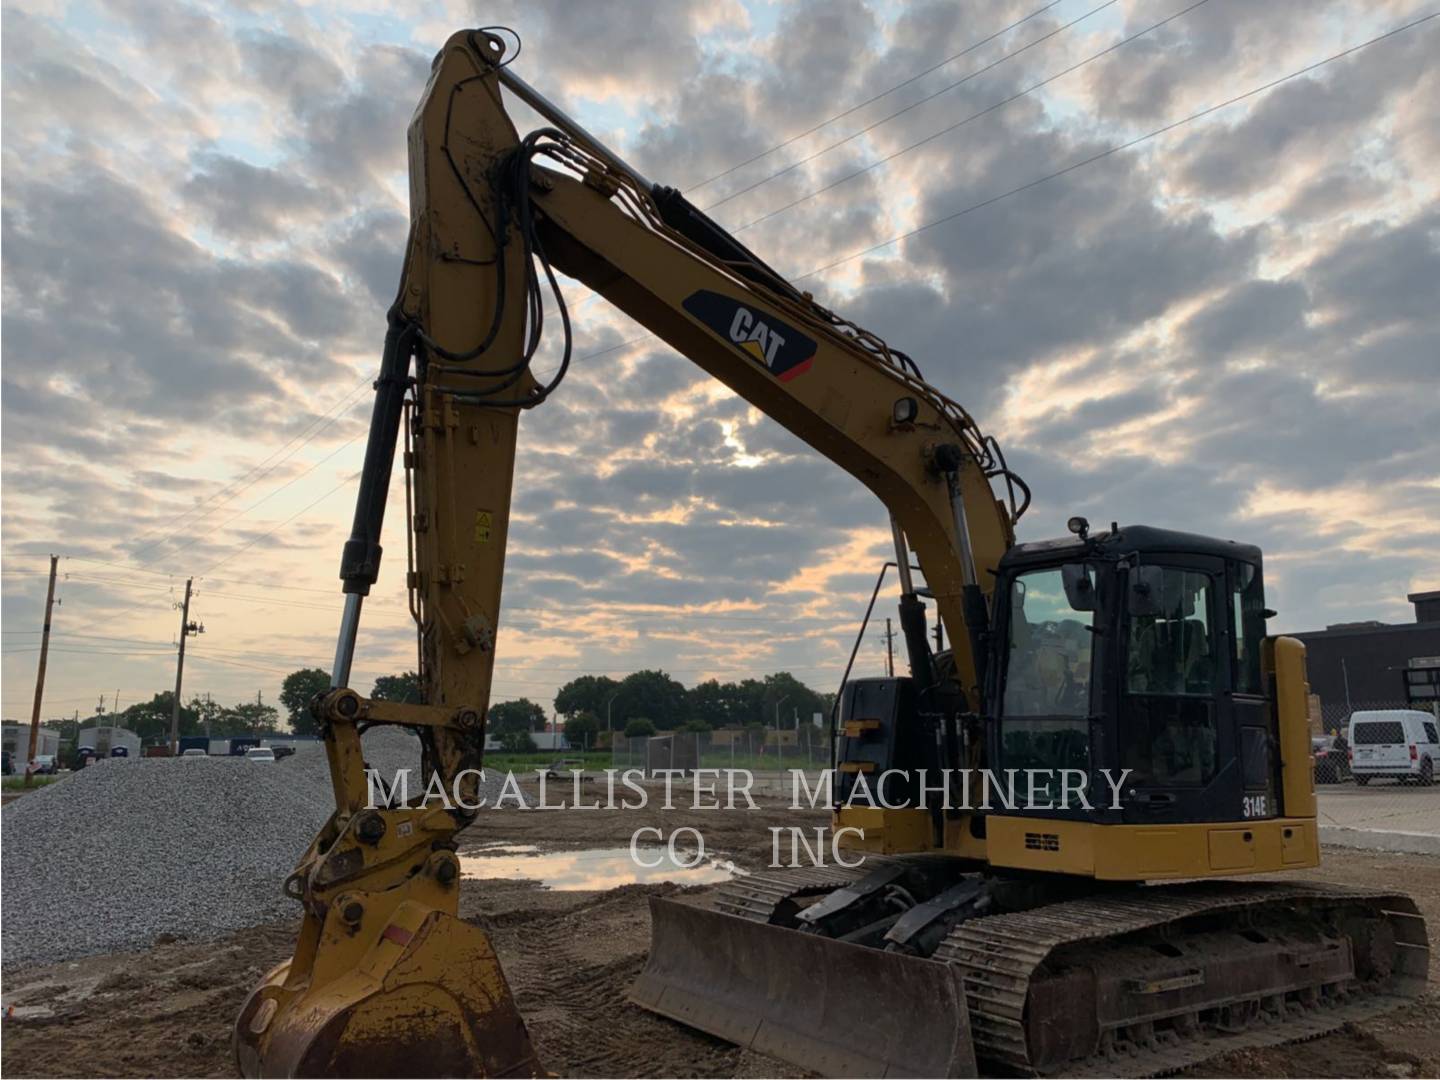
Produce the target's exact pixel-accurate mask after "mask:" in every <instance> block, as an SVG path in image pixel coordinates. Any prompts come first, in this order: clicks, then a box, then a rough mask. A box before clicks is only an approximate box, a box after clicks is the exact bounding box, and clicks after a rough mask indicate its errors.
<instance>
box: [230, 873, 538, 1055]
mask: <svg viewBox="0 0 1440 1080" xmlns="http://www.w3.org/2000/svg"><path fill="white" fill-rule="evenodd" d="M362 931H363V927H362V928H361V930H359V931H357V930H354V928H349V927H346V926H345V925H344V921H343V917H342V916H341V914H339V913H334V914H332V915H331V916H330V917H328V918H327V920H326V924H325V928H324V934H325V936H326V938H327V939H328V940H327V941H326V942H325V944H326V948H327V951H329V952H330V953H332V954H333V952H334V951H335V950H336V948H337V946H338V945H339V942H337V941H336V940H335V938H334V937H333V934H334V933H336V932H338V933H340V934H347V933H349V934H351V936H352V938H355V939H360V940H354V941H352V942H351V943H350V944H352V945H353V948H350V949H345V950H344V951H345V952H346V953H348V954H349V955H350V956H351V957H353V958H354V962H353V963H352V964H350V965H349V966H345V965H344V964H343V963H341V962H336V963H333V964H331V965H327V966H330V967H331V968H332V970H330V971H329V972H325V971H323V970H320V969H319V968H318V967H317V968H313V969H312V974H311V976H310V978H309V979H308V980H305V981H303V982H299V983H298V984H297V983H296V982H295V981H294V980H292V979H291V971H292V968H293V967H294V964H295V962H294V961H287V962H286V963H284V964H281V965H280V966H279V967H277V968H275V969H274V970H273V971H272V972H270V974H269V975H268V976H267V977H266V979H265V981H264V982H263V983H262V984H261V985H260V987H259V989H257V990H256V991H255V992H254V993H252V994H251V995H250V997H249V999H247V1000H246V1002H245V1006H244V1008H243V1009H242V1010H241V1012H240V1017H239V1020H238V1021H237V1022H236V1028H235V1055H236V1062H237V1064H238V1065H239V1067H240V1072H241V1074H242V1075H244V1076H252V1077H254V1076H264V1077H271V1076H327V1077H346V1076H540V1075H544V1074H545V1073H544V1069H543V1068H542V1067H541V1066H540V1064H539V1062H538V1061H537V1059H536V1057H535V1051H534V1049H533V1048H532V1046H531V1044H530V1037H529V1034H528V1033H527V1032H526V1030H525V1022H524V1021H523V1020H522V1019H521V1017H520V1014H519V1012H518V1011H517V1010H516V1008H515V1002H514V1000H513V999H512V998H511V995H510V988H509V986H508V985H507V984H506V981H505V975H504V972H503V971H502V970H501V968H500V961H499V960H498V959H497V958H496V956H495V951H494V949H493V948H492V947H491V945H490V939H489V938H488V937H487V936H486V935H485V933H484V932H483V931H481V930H479V929H477V928H476V927H473V926H470V925H469V924H467V923H464V922H461V921H460V920H459V919H457V918H455V917H454V916H452V915H447V914H445V913H443V912H440V911H436V910H435V909H433V908H429V907H427V906H426V905H424V904H419V903H414V902H406V903H403V904H401V905H400V906H399V907H398V908H397V909H396V910H395V911H394V913H393V914H392V915H391V916H390V918H389V919H388V920H387V921H386V923H385V925H384V926H383V927H376V928H375V929H374V930H373V931H372V933H371V935H370V940H368V941H365V940H364V939H363V934H362ZM302 946H303V941H302ZM332 958H333V959H335V960H336V961H338V960H339V958H338V957H333V956H332Z"/></svg>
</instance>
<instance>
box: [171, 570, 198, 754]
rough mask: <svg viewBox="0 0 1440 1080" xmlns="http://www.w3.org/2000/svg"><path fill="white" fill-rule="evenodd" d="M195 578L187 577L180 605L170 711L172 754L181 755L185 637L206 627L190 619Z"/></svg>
mask: <svg viewBox="0 0 1440 1080" xmlns="http://www.w3.org/2000/svg"><path fill="white" fill-rule="evenodd" d="M194 584H195V579H194V578H186V579H185V602H184V603H183V604H181V605H180V657H179V659H178V660H177V661H176V664H175V701H174V706H175V707H174V710H173V711H172V712H171V713H170V756H171V757H179V756H180V683H181V681H182V680H183V679H184V677H185V639H186V638H188V637H189V636H190V635H191V634H203V633H204V632H205V627H204V626H202V625H200V624H199V623H193V622H191V621H190V590H191V587H192V586H193V585H194Z"/></svg>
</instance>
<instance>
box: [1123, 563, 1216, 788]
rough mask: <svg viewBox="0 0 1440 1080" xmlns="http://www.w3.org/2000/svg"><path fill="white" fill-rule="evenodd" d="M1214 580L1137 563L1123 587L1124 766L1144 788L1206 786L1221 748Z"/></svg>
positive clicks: (1207, 575)
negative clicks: (1217, 714)
mask: <svg viewBox="0 0 1440 1080" xmlns="http://www.w3.org/2000/svg"><path fill="white" fill-rule="evenodd" d="M1213 594H1214V579H1212V578H1211V577H1210V575H1209V574H1205V573H1202V572H1199V571H1195V570H1182V569H1179V568H1177V567H1169V566H1145V565H1142V566H1137V567H1134V568H1133V569H1131V571H1130V573H1129V581H1128V584H1127V587H1126V605H1125V608H1126V610H1125V618H1126V634H1125V640H1126V644H1125V660H1126V663H1125V689H1126V691H1127V693H1128V698H1127V702H1126V705H1125V717H1126V720H1125V725H1126V726H1125V736H1124V738H1123V739H1122V742H1121V751H1120V758H1121V764H1122V765H1123V766H1124V767H1125V768H1127V769H1130V770H1132V772H1133V774H1134V782H1135V783H1136V784H1137V785H1138V786H1141V787H1175V786H1203V785H1204V784H1207V783H1209V782H1210V780H1211V779H1213V778H1214V776H1215V773H1216V768H1217V754H1218V748H1219V741H1218V732H1217V730H1216V725H1215V709H1214V700H1213V698H1214V694H1215V690H1216V685H1217V666H1216V662H1215V661H1216V649H1215V640H1216V634H1215V627H1214V622H1213V617H1212V612H1213V611H1214V610H1215V608H1214V606H1213V604H1212V602H1211V601H1212V598H1213Z"/></svg>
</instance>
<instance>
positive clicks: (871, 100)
mask: <svg viewBox="0 0 1440 1080" xmlns="http://www.w3.org/2000/svg"><path fill="white" fill-rule="evenodd" d="M1061 2H1062V0H1050V3H1048V4H1046V5H1045V6H1044V7H1041V8H1038V9H1036V10H1035V11H1032V12H1031V13H1030V14H1029V15H1026V16H1025V17H1024V18H1023V19H1016V20H1015V21H1014V22H1012V23H1011V24H1010V25H1009V26H1005V27H1001V28H1000V29H999V30H996V31H995V32H994V33H993V34H991V35H990V36H989V37H984V38H981V39H980V40H979V41H977V42H975V43H974V44H973V45H968V46H966V47H965V48H963V49H961V50H960V51H959V52H957V53H955V54H953V55H951V56H947V57H946V58H945V59H944V60H941V61H940V62H939V63H938V64H931V65H930V66H929V67H928V68H926V69H925V70H923V71H920V72H917V73H916V74H914V75H912V76H910V78H908V79H906V80H904V81H903V82H898V83H896V84H895V85H894V86H892V87H890V89H888V90H882V91H881V92H880V93H878V94H875V95H874V96H873V97H868V98H866V99H865V100H864V101H862V102H860V103H859V104H856V105H852V106H850V108H848V109H846V110H845V111H844V112H838V113H836V114H835V115H834V116H832V117H830V118H829V119H826V120H821V121H820V122H819V123H818V124H816V125H815V126H814V127H809V128H806V129H805V130H804V131H801V132H798V133H797V134H794V135H791V136H790V137H789V138H787V139H785V140H783V141H781V142H778V143H776V144H775V145H774V146H772V147H770V149H769V150H762V151H761V152H760V153H758V154H756V155H755V156H754V157H748V158H746V159H745V160H744V161H741V162H737V163H736V164H734V165H731V166H730V167H729V168H728V169H726V170H724V171H723V172H718V173H716V174H715V175H714V176H712V177H710V178H709V179H706V180H701V181H700V182H699V183H696V184H691V185H690V186H689V187H688V188H686V189H685V190H686V191H688V192H690V193H692V194H693V193H694V192H696V191H699V190H700V189H701V188H703V187H706V186H708V185H710V184H713V183H714V182H715V181H716V180H722V179H724V178H725V177H727V176H729V175H730V174H731V173H733V172H735V171H736V170H738V169H743V168H744V167H745V166H746V165H753V164H754V163H755V162H757V161H759V160H760V159H761V158H765V157H769V156H770V155H771V154H773V153H774V152H775V151H776V150H783V149H784V148H785V147H787V146H789V145H790V144H791V143H795V142H799V141H800V140H801V139H803V138H805V137H806V136H807V135H814V134H815V132H817V131H819V130H820V129H821V128H824V127H828V126H829V125H831V124H833V123H834V122H835V121H836V120H843V119H845V117H847V116H850V115H851V114H853V113H856V112H859V111H860V110H861V109H863V108H865V106H867V105H873V104H875V102H877V101H879V100H880V99H881V98H885V97H889V96H890V95H891V94H893V93H894V92H895V91H896V90H901V89H903V88H905V87H907V86H909V85H910V84H911V83H914V82H917V81H919V80H920V79H923V78H924V77H925V76H926V75H929V74H930V73H931V72H932V71H938V70H939V69H940V68H942V67H944V66H945V65H946V64H949V63H951V62H953V61H955V60H959V59H960V58H961V57H962V56H967V55H969V54H970V53H972V52H974V51H975V50H976V49H978V48H980V47H981V46H984V45H988V44H990V42H992V41H994V40H995V39H996V38H998V37H1000V36H1001V35H1003V34H1008V33H1009V32H1010V31H1011V30H1014V29H1016V28H1017V27H1019V26H1021V25H1022V24H1024V23H1027V22H1029V21H1030V20H1031V19H1034V18H1036V17H1037V16H1040V15H1043V14H1045V12H1047V11H1049V10H1050V9H1051V8H1053V7H1055V6H1056V5H1058V4H1059V3H1061ZM1082 18H1083V16H1082Z"/></svg>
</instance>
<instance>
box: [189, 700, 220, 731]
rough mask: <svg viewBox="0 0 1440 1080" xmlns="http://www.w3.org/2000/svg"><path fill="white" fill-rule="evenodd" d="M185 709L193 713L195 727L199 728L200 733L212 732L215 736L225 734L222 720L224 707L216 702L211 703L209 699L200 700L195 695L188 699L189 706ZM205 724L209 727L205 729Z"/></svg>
mask: <svg viewBox="0 0 1440 1080" xmlns="http://www.w3.org/2000/svg"><path fill="white" fill-rule="evenodd" d="M186 707H187V708H189V709H190V710H191V711H193V712H194V713H195V726H196V727H197V728H199V729H200V731H201V732H202V733H203V732H205V731H210V732H213V733H214V734H216V735H220V734H224V733H225V727H224V723H225V721H224V719H223V717H224V715H225V708H224V706H222V705H220V704H219V703H218V702H215V701H211V700H210V699H209V698H202V697H200V696H198V695H197V696H195V697H193V698H191V699H190V704H189V705H188V706H186ZM207 724H208V725H209V727H208V728H207V727H206V725H207Z"/></svg>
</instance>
